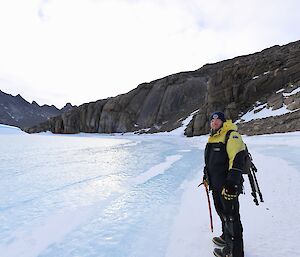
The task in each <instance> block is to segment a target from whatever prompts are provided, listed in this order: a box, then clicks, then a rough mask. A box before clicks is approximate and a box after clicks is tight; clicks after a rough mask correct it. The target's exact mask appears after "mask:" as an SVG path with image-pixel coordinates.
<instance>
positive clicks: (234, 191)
mask: <svg viewBox="0 0 300 257" xmlns="http://www.w3.org/2000/svg"><path fill="white" fill-rule="evenodd" d="M221 194H222V196H223V197H224V199H225V200H227V201H231V200H234V199H235V198H236V197H237V196H238V185H236V184H234V183H232V182H226V183H225V186H224V188H223V189H222V192H221Z"/></svg>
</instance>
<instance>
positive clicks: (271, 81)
mask: <svg viewBox="0 0 300 257" xmlns="http://www.w3.org/2000/svg"><path fill="white" fill-rule="evenodd" d="M299 85H300V41H296V42H293V43H290V44H287V45H284V46H274V47H271V48H268V49H265V50H263V51H261V52H258V53H254V54H250V55H246V56H240V57H236V58H233V59H230V60H225V61H222V62H218V63H215V64H207V65H204V66H203V67H202V68H200V69H198V70H195V71H191V72H182V73H178V74H173V75H170V76H167V77H165V78H162V79H158V80H155V81H152V82H150V83H143V84H141V85H139V86H138V87H137V88H135V89H133V90H132V91H130V92H128V93H127V94H123V95H119V96H117V97H113V98H108V99H103V100H99V101H96V102H91V103H86V104H83V105H81V106H79V107H77V108H74V109H72V110H71V111H69V112H66V113H64V114H62V115H60V116H57V117H54V118H50V119H49V120H48V121H47V122H45V123H42V124H39V125H37V126H34V127H30V128H27V129H25V131H27V132H29V133H34V132H40V131H46V130H50V131H52V132H53V133H78V132H97V133H114V132H120V133H124V132H137V133H143V132H147V133H155V132H160V131H171V130H173V129H175V128H177V127H179V126H181V121H182V120H183V119H184V118H186V117H187V116H189V115H190V114H191V113H192V112H194V111H195V110H198V112H197V113H196V114H195V115H194V116H193V119H192V121H191V122H190V123H189V125H188V126H187V129H186V131H185V134H186V135H187V136H195V135H202V134H206V133H207V132H208V130H209V124H208V117H209V115H210V113H211V112H212V111H215V110H220V111H224V112H225V114H226V116H227V117H228V118H231V119H233V120H234V121H235V120H238V119H239V118H240V117H241V116H242V115H243V114H244V113H246V112H248V111H249V110H251V109H253V108H255V107H257V103H258V102H259V103H260V104H266V106H267V107H269V108H273V109H276V108H281V107H282V106H283V104H284V105H286V106H288V107H287V108H289V109H290V110H294V113H295V114H292V113H288V114H285V115H283V116H284V117H280V118H279V119H284V120H285V119H287V120H285V122H284V124H285V125H286V124H289V123H293V121H292V120H293V118H294V116H297V115H296V113H297V112H298V111H297V109H298V108H299V94H295V95H293V97H292V98H290V97H285V96H284V95H283V94H287V93H288V90H294V89H295V88H297V87H299ZM279 90H282V91H280V92H282V94H280V92H278V91H279ZM289 117H290V118H289ZM270 119H272V118H270ZM277 119H278V118H274V120H275V121H274V125H273V126H272V129H273V128H274V131H275V132H277V130H276V129H275V128H277V127H278V126H277ZM250 122H251V121H250ZM250 122H249V123H245V122H244V123H242V122H240V130H241V132H242V133H248V134H249V133H252V131H253V130H251V129H250V132H249V129H248V130H247V129H246V127H248V126H249V127H250V126H252V125H253V124H252V123H250ZM252 122H254V121H252ZM255 122H256V123H255V126H256V127H257V128H258V127H259V128H260V127H263V125H258V124H263V123H265V121H264V119H261V121H255ZM296 123H297V122H296ZM272 129H270V130H269V131H272ZM281 129H283V130H284V128H281ZM290 130H300V127H299V125H298V124H295V125H291V126H290ZM261 131H263V130H260V129H258V130H257V131H256V133H260V132H261Z"/></svg>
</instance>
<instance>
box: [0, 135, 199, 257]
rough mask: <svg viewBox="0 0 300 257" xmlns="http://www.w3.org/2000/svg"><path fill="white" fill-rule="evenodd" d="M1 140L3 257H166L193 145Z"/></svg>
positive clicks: (172, 140)
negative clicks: (144, 256)
mask: <svg viewBox="0 0 300 257" xmlns="http://www.w3.org/2000/svg"><path fill="white" fill-rule="evenodd" d="M0 140H1V147H0V171H1V172H0V214H1V220H0V231H1V232H0V242H1V248H2V249H3V251H5V252H6V254H7V255H5V257H6V256H9V257H10V256H22V257H25V256H53V257H54V256H55V257H58V256H64V257H67V256H98V257H100V256H111V257H113V256H116V257H120V256H130V257H133V256H143V254H144V253H145V251H147V253H148V254H147V255H148V256H165V251H166V246H167V241H168V238H169V233H170V229H169V228H170V226H171V225H172V221H173V218H174V216H175V214H176V213H177V212H178V208H179V204H180V197H181V195H182V191H183V189H182V188H181V184H182V183H183V182H184V181H185V180H190V179H193V178H194V177H195V175H196V174H197V173H199V169H200V168H201V167H202V159H203V151H202V150H200V149H199V146H197V144H191V140H187V139H185V138H180V137H158V136H152V137H149V136H130V137H127V138H126V139H125V137H119V138H116V137H113V136H103V137H101V136H95V137H89V136H87V137H80V136H79V137H78V136H52V135H26V134H4V135H0ZM1 248H0V249H1ZM3 251H2V252H3ZM1 256H2V255H1Z"/></svg>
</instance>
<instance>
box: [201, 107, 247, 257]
mask: <svg viewBox="0 0 300 257" xmlns="http://www.w3.org/2000/svg"><path fill="white" fill-rule="evenodd" d="M210 128H211V134H210V136H209V138H208V142H207V144H206V148H205V167H204V176H203V182H204V183H206V184H207V185H208V186H209V190H211V191H212V195H213V200H214V206H215V209H216V212H217V213H218V215H219V217H220V219H221V222H222V235H221V236H219V237H214V238H213V242H214V243H215V244H216V245H217V246H219V247H220V248H215V249H214V255H215V256H217V257H244V246H243V227H242V223H241V220H240V212H239V200H238V196H239V194H240V193H241V192H242V184H243V181H244V180H243V177H242V169H243V165H244V153H245V148H246V146H245V144H244V142H243V140H242V138H241V135H240V134H239V133H238V132H237V126H236V125H235V124H233V123H232V121H231V120H226V119H225V115H224V113H223V112H214V113H212V115H211V117H210ZM226 141H227V142H226Z"/></svg>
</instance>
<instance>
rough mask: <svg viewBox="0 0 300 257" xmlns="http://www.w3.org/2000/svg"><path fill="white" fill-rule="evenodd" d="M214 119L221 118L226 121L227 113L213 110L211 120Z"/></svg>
mask: <svg viewBox="0 0 300 257" xmlns="http://www.w3.org/2000/svg"><path fill="white" fill-rule="evenodd" d="M212 119H220V120H221V121H223V122H225V121H226V119H225V114H224V113H223V112H213V113H212V114H211V115H210V119H209V120H210V121H211V120H212Z"/></svg>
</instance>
